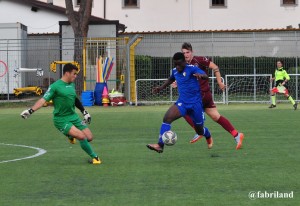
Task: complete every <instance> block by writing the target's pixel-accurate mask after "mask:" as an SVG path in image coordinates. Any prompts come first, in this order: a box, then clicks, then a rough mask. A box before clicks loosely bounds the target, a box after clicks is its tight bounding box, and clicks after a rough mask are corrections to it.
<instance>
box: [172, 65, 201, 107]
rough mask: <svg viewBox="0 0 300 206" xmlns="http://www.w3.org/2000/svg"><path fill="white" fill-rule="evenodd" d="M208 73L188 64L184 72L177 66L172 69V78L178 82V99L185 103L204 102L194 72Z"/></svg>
mask: <svg viewBox="0 0 300 206" xmlns="http://www.w3.org/2000/svg"><path fill="white" fill-rule="evenodd" d="M196 73H198V74H206V73H205V72H204V71H202V70H201V69H199V68H198V67H196V66H194V65H186V66H185V68H184V69H183V71H182V72H178V71H177V70H176V68H174V69H172V74H171V76H170V78H171V79H175V80H176V82H177V89H178V93H179V98H178V100H177V101H181V102H183V103H195V102H202V96H201V91H200V86H199V82H198V80H197V77H195V76H193V74H196Z"/></svg>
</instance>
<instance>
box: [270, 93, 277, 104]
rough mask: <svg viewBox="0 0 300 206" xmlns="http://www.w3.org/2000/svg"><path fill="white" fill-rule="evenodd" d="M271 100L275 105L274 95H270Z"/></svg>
mask: <svg viewBox="0 0 300 206" xmlns="http://www.w3.org/2000/svg"><path fill="white" fill-rule="evenodd" d="M271 100H272V104H273V105H276V97H275V95H272V96H271Z"/></svg>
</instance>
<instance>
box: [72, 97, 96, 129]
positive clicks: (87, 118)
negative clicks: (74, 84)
mask: <svg viewBox="0 0 300 206" xmlns="http://www.w3.org/2000/svg"><path fill="white" fill-rule="evenodd" d="M75 106H76V107H77V108H78V109H79V110H80V111H81V113H82V114H83V119H84V121H85V123H89V124H90V123H91V121H92V117H91V115H90V114H89V113H88V111H86V109H84V107H83V105H82V103H81V101H80V100H79V99H78V98H77V97H76V99H75Z"/></svg>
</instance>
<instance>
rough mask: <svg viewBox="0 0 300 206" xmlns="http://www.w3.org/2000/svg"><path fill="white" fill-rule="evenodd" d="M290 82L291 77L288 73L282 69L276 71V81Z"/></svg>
mask: <svg viewBox="0 0 300 206" xmlns="http://www.w3.org/2000/svg"><path fill="white" fill-rule="evenodd" d="M285 79H286V80H290V76H289V75H288V73H287V72H286V71H285V70H284V69H283V68H282V67H280V68H278V69H276V70H275V81H278V80H285Z"/></svg>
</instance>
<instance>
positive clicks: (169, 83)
mask: <svg viewBox="0 0 300 206" xmlns="http://www.w3.org/2000/svg"><path fill="white" fill-rule="evenodd" d="M173 82H174V80H173V79H171V78H169V79H167V81H165V83H164V84H163V85H161V86H159V87H154V88H153V89H152V93H153V94H156V93H158V92H160V91H161V90H163V89H165V88H166V87H167V86H170V85H171V84H172V83H173Z"/></svg>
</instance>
